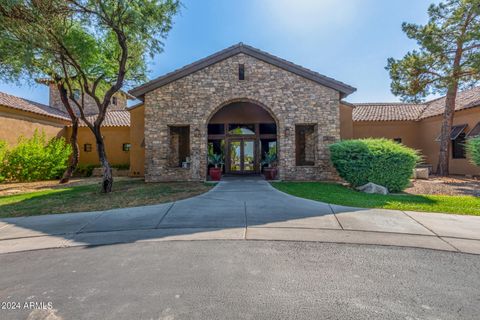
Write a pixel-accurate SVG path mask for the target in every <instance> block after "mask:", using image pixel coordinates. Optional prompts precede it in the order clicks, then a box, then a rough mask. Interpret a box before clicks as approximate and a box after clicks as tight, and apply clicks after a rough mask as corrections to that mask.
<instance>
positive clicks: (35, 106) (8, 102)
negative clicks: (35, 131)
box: [0, 92, 70, 120]
mask: <svg viewBox="0 0 480 320" xmlns="http://www.w3.org/2000/svg"><path fill="white" fill-rule="evenodd" d="M0 105H2V106H6V107H9V108H12V109H17V110H22V111H27V112H31V113H36V114H39V115H43V116H47V117H52V118H56V119H62V120H70V117H69V116H68V114H66V113H65V112H63V111H61V110H58V109H55V108H52V107H49V106H47V105H44V104H41V103H38V102H33V101H30V100H27V99H22V98H19V97H15V96H12V95H10V94H6V93H4V92H0Z"/></svg>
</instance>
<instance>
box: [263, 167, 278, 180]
mask: <svg viewBox="0 0 480 320" xmlns="http://www.w3.org/2000/svg"><path fill="white" fill-rule="evenodd" d="M263 174H264V175H265V179H267V180H275V178H276V177H277V168H263Z"/></svg>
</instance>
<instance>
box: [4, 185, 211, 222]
mask: <svg viewBox="0 0 480 320" xmlns="http://www.w3.org/2000/svg"><path fill="white" fill-rule="evenodd" d="M211 187H212V185H207V184H205V183H200V182H198V183H196V182H172V183H145V182H143V181H142V180H121V181H116V182H115V183H114V185H113V191H112V192H111V193H109V194H102V193H100V192H99V190H100V186H99V184H98V183H95V184H90V185H80V186H70V187H57V188H52V189H47V190H42V191H36V192H29V193H22V194H15V195H7V196H0V218H7V217H19V216H32V215H42V214H51V213H52V214H53V213H55V214H56V213H65V212H80V211H98V210H107V209H113V208H124V207H134V206H141V205H149V204H157V203H162V202H169V201H176V200H179V199H184V198H189V197H192V196H194V195H198V194H201V193H204V192H206V191H208V190H209V189H210V188H211Z"/></svg>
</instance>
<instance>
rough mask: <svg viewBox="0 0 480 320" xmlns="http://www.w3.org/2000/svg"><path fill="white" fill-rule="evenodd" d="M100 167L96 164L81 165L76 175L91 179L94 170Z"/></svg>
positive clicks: (78, 166) (76, 170)
mask: <svg viewBox="0 0 480 320" xmlns="http://www.w3.org/2000/svg"><path fill="white" fill-rule="evenodd" d="M96 167H98V165H95V164H79V165H77V168H76V169H75V175H76V176H80V177H91V176H92V173H93V169H95V168H96Z"/></svg>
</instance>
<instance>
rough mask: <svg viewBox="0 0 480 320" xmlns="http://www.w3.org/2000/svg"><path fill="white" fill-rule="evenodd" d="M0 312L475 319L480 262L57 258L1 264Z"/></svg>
mask: <svg viewBox="0 0 480 320" xmlns="http://www.w3.org/2000/svg"><path fill="white" fill-rule="evenodd" d="M0 301H2V307H6V302H10V305H9V306H10V307H12V302H13V303H15V304H16V303H19V304H20V310H1V309H0V319H27V318H28V319H48V320H58V319H128V320H132V319H478V318H479V315H480V256H478V255H477V256H475V255H468V254H461V253H451V252H442V251H432V250H425V249H411V248H408V249H407V248H398V247H380V246H361V245H340V244H321V243H304V242H275V241H270V242H263V241H193V242H188V241H179V242H175V241H172V242H144V243H131V244H122V245H111V246H102V247H90V248H69V249H50V250H42V251H32V252H21V253H12V254H4V255H0ZM25 302H27V304H26V305H25ZM31 302H34V303H37V305H34V304H31ZM49 302H50V303H51V306H52V308H53V309H52V310H49V311H45V310H43V311H42V310H35V308H38V307H41V306H42V305H41V304H42V303H44V304H45V307H46V308H48V307H49V305H48V303H49ZM17 306H18V304H17ZM46 315H48V318H45V316H46Z"/></svg>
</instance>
